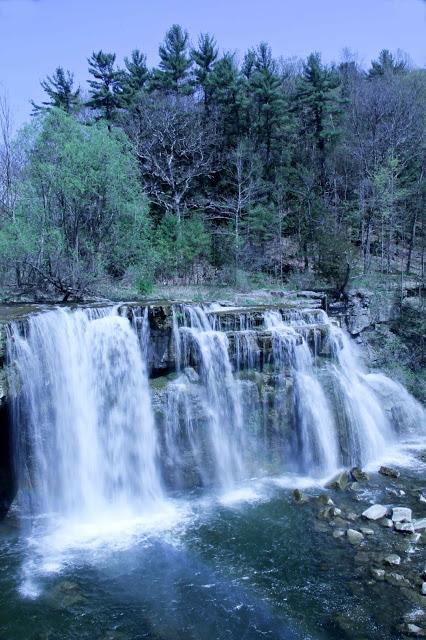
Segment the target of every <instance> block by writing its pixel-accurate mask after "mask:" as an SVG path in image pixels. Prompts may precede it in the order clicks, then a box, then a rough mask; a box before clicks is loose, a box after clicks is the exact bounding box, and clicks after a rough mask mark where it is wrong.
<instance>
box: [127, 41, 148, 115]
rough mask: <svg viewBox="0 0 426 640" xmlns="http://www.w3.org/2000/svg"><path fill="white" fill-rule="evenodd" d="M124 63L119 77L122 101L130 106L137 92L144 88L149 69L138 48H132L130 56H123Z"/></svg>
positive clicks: (144, 57) (143, 55)
mask: <svg viewBox="0 0 426 640" xmlns="http://www.w3.org/2000/svg"><path fill="white" fill-rule="evenodd" d="M124 65H125V67H126V69H125V71H123V74H122V79H121V85H122V102H123V103H124V104H125V105H127V106H130V105H131V104H132V103H133V102H134V100H135V97H136V96H137V94H138V93H139V92H140V91H142V90H143V89H145V88H146V86H147V83H148V78H149V71H148V67H147V66H146V56H145V54H144V53H142V52H141V51H139V49H134V50H133V51H132V54H131V56H130V58H124Z"/></svg>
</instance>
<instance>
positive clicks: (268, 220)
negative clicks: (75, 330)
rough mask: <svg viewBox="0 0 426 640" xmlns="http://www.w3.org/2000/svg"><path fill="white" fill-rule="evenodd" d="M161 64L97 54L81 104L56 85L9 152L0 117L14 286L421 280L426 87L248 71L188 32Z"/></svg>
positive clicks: (333, 73) (389, 74)
mask: <svg viewBox="0 0 426 640" xmlns="http://www.w3.org/2000/svg"><path fill="white" fill-rule="evenodd" d="M159 57H160V63H159V66H158V67H157V68H154V69H149V68H148V66H147V62H146V57H145V55H144V54H143V53H142V52H141V51H139V50H134V51H133V52H132V53H131V55H130V56H129V57H128V58H125V60H124V68H120V67H119V66H118V65H117V61H116V56H115V55H114V54H113V53H105V52H103V51H99V52H94V53H93V54H92V56H91V57H90V58H89V60H88V63H89V68H88V71H89V74H90V80H89V82H88V86H87V88H86V89H83V88H81V87H79V86H77V85H76V83H75V80H74V76H73V74H72V73H71V72H70V71H66V70H64V69H63V68H62V67H58V68H57V69H56V70H55V72H54V73H53V75H51V76H48V77H47V78H46V79H45V80H44V81H43V82H42V87H43V89H44V92H45V95H46V99H45V100H44V101H43V103H42V104H40V105H36V104H33V107H34V116H35V117H34V118H33V121H32V122H31V124H30V125H28V126H27V127H25V128H24V129H23V130H22V131H20V132H19V134H18V136H16V137H15V138H14V139H12V136H11V127H10V122H9V112H8V109H7V105H6V103H5V102H4V101H3V102H2V103H1V104H0V128H1V130H0V133H1V137H2V139H1V142H0V171H1V174H0V225H1V228H0V267H1V271H2V281H3V286H9V287H12V288H16V289H22V290H25V289H28V290H31V289H37V288H38V289H54V290H56V291H59V292H61V294H63V296H64V298H68V297H70V296H72V295H80V294H81V293H83V292H85V291H92V292H93V291H96V290H97V288H98V287H99V286H100V285H101V283H102V284H105V283H106V282H114V283H123V285H128V284H131V285H136V286H137V287H138V288H139V290H140V291H142V292H143V291H148V290H149V288H150V286H151V284H152V283H153V282H156V281H157V282H158V281H161V282H166V283H172V282H189V283H191V282H192V283H197V282H218V283H228V284H234V283H236V284H238V283H239V282H240V281H241V280H243V279H244V278H247V277H253V276H255V275H257V277H259V274H263V276H267V277H270V278H271V279H274V280H276V281H281V282H282V281H285V280H286V279H287V278H289V277H292V275H291V274H293V273H298V272H304V273H305V274H314V275H315V276H316V277H320V278H321V279H323V280H325V281H328V282H331V283H332V284H333V286H335V287H336V288H337V289H338V290H340V291H343V289H344V288H345V286H346V285H347V283H348V280H349V279H350V277H351V276H352V275H353V274H355V273H364V274H366V275H368V274H370V273H375V272H380V273H382V274H389V275H392V274H395V273H397V272H398V273H401V272H404V273H407V274H410V273H411V274H414V275H416V276H418V277H423V275H424V262H425V245H426V206H425V204H426V202H425V201H426V177H425V165H426V162H425V159H426V155H425V150H426V145H425V141H426V135H425V131H426V128H425V123H426V106H425V105H426V71H425V70H424V69H413V68H411V67H410V65H409V64H408V63H407V61H406V60H404V58H402V57H401V56H394V55H392V54H391V53H390V52H389V51H387V50H384V51H382V52H381V54H380V56H379V58H378V59H377V60H375V61H373V62H372V64H371V67H370V69H368V70H363V69H362V68H360V66H359V65H358V64H357V63H356V61H355V60H354V59H350V57H348V59H347V60H345V61H344V62H341V63H339V64H333V65H327V64H324V63H323V62H322V60H321V57H320V55H319V54H316V53H313V54H311V55H310V56H309V57H308V58H307V59H306V60H304V61H297V60H293V59H291V60H282V59H280V60H276V59H274V58H273V56H272V53H271V50H270V48H269V46H268V45H267V44H265V43H261V44H260V45H259V46H258V47H257V48H255V49H250V50H249V51H248V52H247V53H246V54H245V56H244V58H243V59H242V60H240V61H239V60H238V58H237V56H236V55H235V54H233V53H229V52H227V53H225V54H220V53H219V48H218V46H217V44H216V41H215V39H214V38H213V37H212V36H210V35H208V34H203V35H201V36H200V37H199V39H198V42H197V43H196V44H195V45H194V46H191V43H190V40H189V36H188V33H187V32H186V31H185V30H183V29H182V28H181V27H180V26H178V25H174V26H172V27H171V29H170V30H169V31H168V32H167V34H166V36H165V39H164V42H163V43H162V44H161V46H160V48H159Z"/></svg>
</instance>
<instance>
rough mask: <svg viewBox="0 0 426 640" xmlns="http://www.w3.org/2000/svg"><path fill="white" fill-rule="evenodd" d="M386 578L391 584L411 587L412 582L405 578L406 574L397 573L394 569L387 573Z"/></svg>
mask: <svg viewBox="0 0 426 640" xmlns="http://www.w3.org/2000/svg"><path fill="white" fill-rule="evenodd" d="M385 580H386V582H388V583H389V584H392V585H393V586H394V587H410V586H411V585H410V582H409V581H408V580H407V579H406V578H404V576H402V575H401V574H400V573H395V572H393V571H392V572H391V573H387V574H386V575H385Z"/></svg>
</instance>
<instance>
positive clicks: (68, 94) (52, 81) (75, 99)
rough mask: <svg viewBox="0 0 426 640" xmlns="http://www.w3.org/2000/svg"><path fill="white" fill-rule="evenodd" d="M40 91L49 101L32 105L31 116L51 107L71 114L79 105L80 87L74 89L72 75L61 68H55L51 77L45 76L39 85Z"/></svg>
mask: <svg viewBox="0 0 426 640" xmlns="http://www.w3.org/2000/svg"><path fill="white" fill-rule="evenodd" d="M40 84H41V87H42V89H43V90H44V91H45V92H46V93H47V95H48V97H49V100H48V101H46V102H42V104H41V106H39V105H36V104H35V103H34V102H32V103H31V104H32V105H33V108H34V111H33V114H36V113H39V112H40V111H46V110H48V109H50V108H52V107H58V108H59V109H63V110H64V111H65V112H66V113H71V112H72V111H75V110H76V109H77V108H78V105H79V104H80V87H77V88H76V89H74V74H72V73H71V72H70V71H65V70H64V69H63V68H62V67H57V68H56V69H55V72H54V73H53V75H52V76H47V78H46V79H45V80H43V81H42V82H41V83H40Z"/></svg>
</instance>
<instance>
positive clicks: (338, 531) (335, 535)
mask: <svg viewBox="0 0 426 640" xmlns="http://www.w3.org/2000/svg"><path fill="white" fill-rule="evenodd" d="M345 534H346V531H345V530H344V529H335V530H334V531H333V538H343V537H344V536H345Z"/></svg>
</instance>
